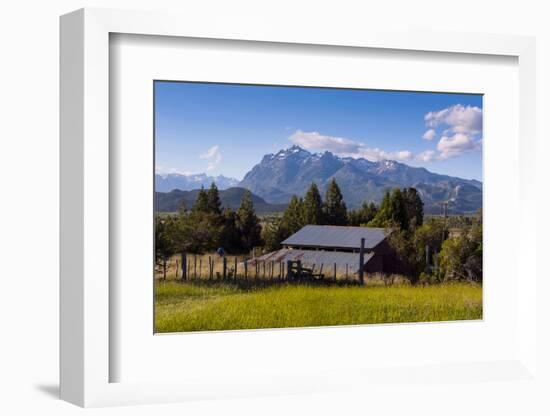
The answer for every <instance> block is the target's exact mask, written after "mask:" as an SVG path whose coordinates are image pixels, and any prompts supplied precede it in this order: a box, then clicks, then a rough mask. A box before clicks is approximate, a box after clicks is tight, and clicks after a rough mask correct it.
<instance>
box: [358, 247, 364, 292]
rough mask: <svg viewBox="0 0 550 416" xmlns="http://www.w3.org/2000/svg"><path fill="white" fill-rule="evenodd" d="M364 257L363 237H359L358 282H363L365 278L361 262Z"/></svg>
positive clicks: (362, 283)
mask: <svg viewBox="0 0 550 416" xmlns="http://www.w3.org/2000/svg"><path fill="white" fill-rule="evenodd" d="M364 259H365V239H364V238H362V239H361V248H360V249H359V283H361V285H364V284H365V278H364V275H363V273H364V272H363V263H364Z"/></svg>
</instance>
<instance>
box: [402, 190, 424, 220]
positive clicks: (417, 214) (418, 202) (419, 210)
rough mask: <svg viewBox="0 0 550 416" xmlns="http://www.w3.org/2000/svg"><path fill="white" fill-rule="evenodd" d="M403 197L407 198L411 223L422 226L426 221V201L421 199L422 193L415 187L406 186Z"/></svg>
mask: <svg viewBox="0 0 550 416" xmlns="http://www.w3.org/2000/svg"><path fill="white" fill-rule="evenodd" d="M403 198H404V200H405V210H406V212H407V218H408V222H409V225H410V226H412V227H420V226H421V225H422V223H423V222H424V203H423V202H422V199H420V195H418V192H417V190H416V189H415V188H405V189H404V190H403Z"/></svg>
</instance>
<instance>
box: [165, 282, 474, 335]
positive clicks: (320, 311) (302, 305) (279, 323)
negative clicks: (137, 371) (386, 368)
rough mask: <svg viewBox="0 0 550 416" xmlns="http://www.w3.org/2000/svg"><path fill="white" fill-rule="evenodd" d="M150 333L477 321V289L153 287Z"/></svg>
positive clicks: (169, 284) (218, 284) (214, 284)
mask: <svg viewBox="0 0 550 416" xmlns="http://www.w3.org/2000/svg"><path fill="white" fill-rule="evenodd" d="M155 296H156V302H155V303H156V308H155V325H156V332H182V331H209V330H231V329H256V328H286V327H311V326H325V325H356V324H374V323H397V322H428V321H451V320H472V319H481V318H482V288H481V286H474V285H467V284H448V285H436V286H424V287H422V286H405V285H403V286H389V287H375V286H372V287H359V286H306V285H292V284H283V285H277V286H271V287H258V288H251V289H250V288H249V289H241V288H239V287H238V286H237V285H235V284H231V283H222V282H212V283H205V282H196V283H178V282H173V281H166V282H157V283H156V290H155Z"/></svg>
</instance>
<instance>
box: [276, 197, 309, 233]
mask: <svg viewBox="0 0 550 416" xmlns="http://www.w3.org/2000/svg"><path fill="white" fill-rule="evenodd" d="M303 206H304V202H303V200H302V199H301V198H298V197H297V196H296V195H292V198H290V202H289V203H288V207H287V208H286V209H285V212H284V213H283V218H282V219H281V222H280V225H279V227H280V228H281V233H282V235H284V238H283V240H284V239H285V238H286V237H288V236H290V235H291V234H294V233H295V232H296V231H298V230H299V229H300V228H302V227H303V226H304V225H305V221H304V215H303V214H304V207H303ZM281 241H282V240H281Z"/></svg>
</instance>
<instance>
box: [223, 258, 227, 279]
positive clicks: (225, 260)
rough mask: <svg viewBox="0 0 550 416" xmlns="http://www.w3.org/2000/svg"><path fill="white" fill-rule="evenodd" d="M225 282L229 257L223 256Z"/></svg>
mask: <svg viewBox="0 0 550 416" xmlns="http://www.w3.org/2000/svg"><path fill="white" fill-rule="evenodd" d="M222 276H223V280H225V279H227V257H225V255H224V256H223V271H222Z"/></svg>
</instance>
